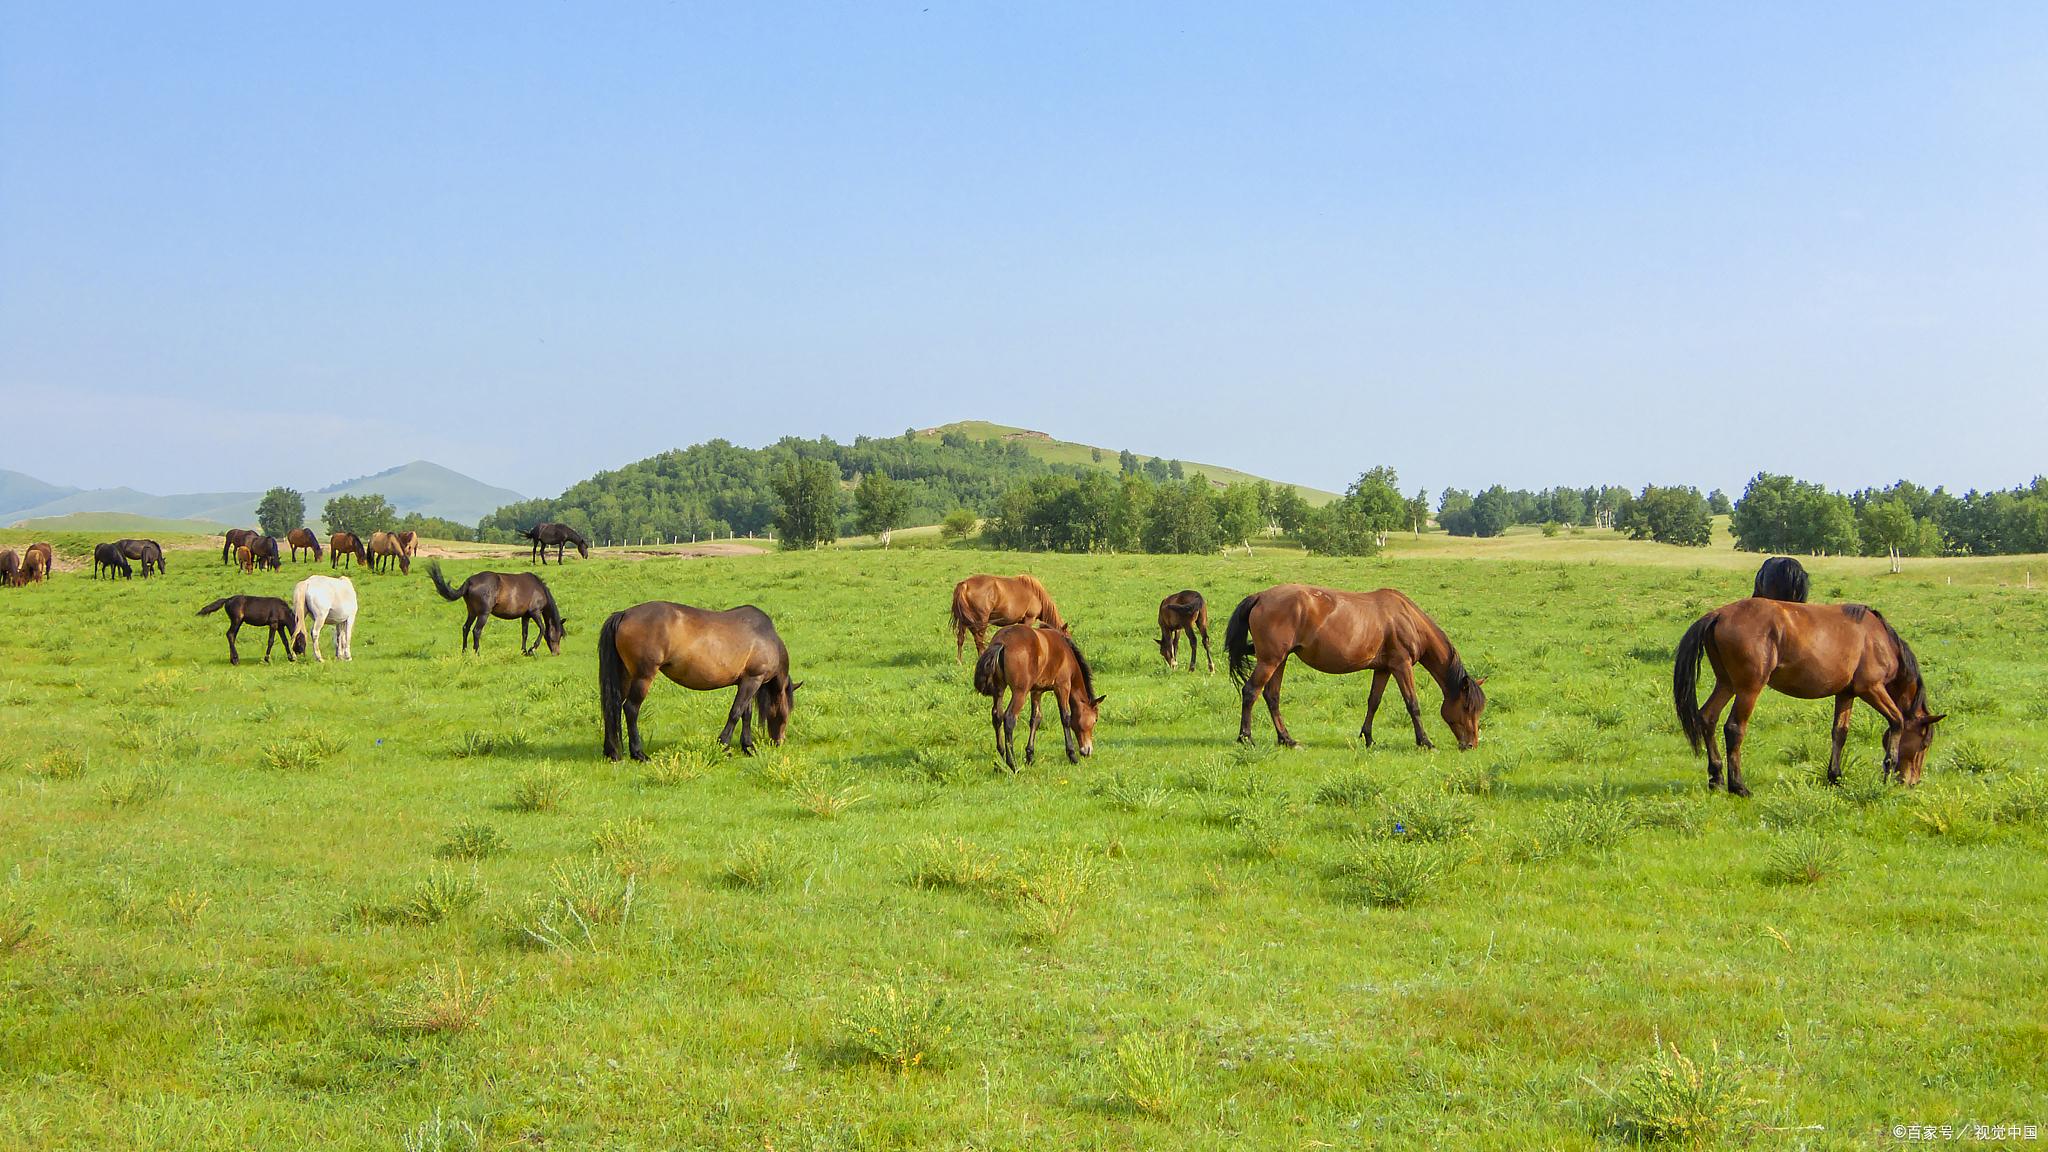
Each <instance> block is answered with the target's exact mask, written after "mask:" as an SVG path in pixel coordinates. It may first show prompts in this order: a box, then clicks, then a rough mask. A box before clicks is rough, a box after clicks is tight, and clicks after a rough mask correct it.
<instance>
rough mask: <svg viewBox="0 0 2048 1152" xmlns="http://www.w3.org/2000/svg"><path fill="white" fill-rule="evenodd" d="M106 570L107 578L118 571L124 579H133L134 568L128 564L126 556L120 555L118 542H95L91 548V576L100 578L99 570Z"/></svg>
mask: <svg viewBox="0 0 2048 1152" xmlns="http://www.w3.org/2000/svg"><path fill="white" fill-rule="evenodd" d="M102 569H105V570H106V573H107V579H109V580H112V579H113V578H114V573H116V572H119V573H120V574H121V576H122V577H123V578H124V579H128V580H133V579H134V578H135V570H134V569H133V568H130V567H129V566H128V558H127V557H126V556H123V555H121V546H120V545H119V544H95V545H93V549H92V578H93V579H95V580H97V579H99V578H100V571H101V570H102Z"/></svg>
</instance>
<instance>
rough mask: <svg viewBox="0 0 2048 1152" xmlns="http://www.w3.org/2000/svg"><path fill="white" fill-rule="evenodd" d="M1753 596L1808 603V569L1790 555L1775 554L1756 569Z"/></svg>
mask: <svg viewBox="0 0 2048 1152" xmlns="http://www.w3.org/2000/svg"><path fill="white" fill-rule="evenodd" d="M1750 595H1752V596H1757V597H1761V598H1762V599H1765V600H1789V601H1791V602H1792V603H1794V604H1804V603H1806V569H1804V568H1802V567H1800V566H1799V561H1797V560H1794V559H1793V558H1791V557H1790V556H1773V557H1771V558H1770V559H1769V560H1766V561H1764V565H1763V567H1761V568H1758V569H1757V570H1756V591H1754V592H1752V593H1750Z"/></svg>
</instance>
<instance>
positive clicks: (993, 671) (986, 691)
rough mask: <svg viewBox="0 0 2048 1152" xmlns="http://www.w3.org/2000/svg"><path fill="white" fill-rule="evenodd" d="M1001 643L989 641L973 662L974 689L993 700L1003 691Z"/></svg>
mask: <svg viewBox="0 0 2048 1152" xmlns="http://www.w3.org/2000/svg"><path fill="white" fill-rule="evenodd" d="M1003 685H1004V676H1003V643H1002V641H1000V640H998V641H995V642H994V643H991V644H990V645H989V646H988V647H987V648H986V649H984V650H983V651H982V653H981V658H980V659H978V660H976V661H975V662H974V690H975V691H976V692H979V693H981V694H982V695H983V696H986V697H988V698H989V699H991V700H993V699H995V698H996V697H997V696H998V695H1000V694H1001V693H1002V691H1003Z"/></svg>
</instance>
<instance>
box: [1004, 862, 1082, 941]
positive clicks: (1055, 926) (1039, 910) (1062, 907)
mask: <svg viewBox="0 0 2048 1152" xmlns="http://www.w3.org/2000/svg"><path fill="white" fill-rule="evenodd" d="M1101 875H1102V866H1101V865H1100V864H1099V863H1097V859H1096V857H1095V856H1093V855H1091V854H1089V853H1086V852H1073V853H1066V854H1061V855H1056V856H1051V857H1047V858H1045V859H1043V860H1040V861H1038V862H1037V864H1035V865H1033V866H1032V867H1030V868H1029V869H1028V870H1026V871H1025V872H1024V874H1023V875H1021V876H1020V877H1018V879H1017V882H1016V883H1017V887H1016V895H1017V906H1018V908H1019V909H1020V913H1021V916H1022V918H1023V921H1024V927H1023V931H1024V935H1025V937H1026V938H1027V939H1031V940H1035V941H1037V942H1039V943H1042V944H1050V943H1053V942H1054V941H1057V940H1059V939H1061V938H1062V937H1064V936H1066V934H1067V933H1068V932H1069V931H1070V930H1071V929H1072V928H1073V926H1074V922H1075V921H1076V920H1077V919H1079V918H1080V915H1081V906H1082V904H1083V902H1084V901H1085V900H1086V899H1087V896H1088V893H1089V891H1090V890H1091V889H1093V888H1094V887H1095V884H1096V881H1097V880H1098V879H1100V878H1101Z"/></svg>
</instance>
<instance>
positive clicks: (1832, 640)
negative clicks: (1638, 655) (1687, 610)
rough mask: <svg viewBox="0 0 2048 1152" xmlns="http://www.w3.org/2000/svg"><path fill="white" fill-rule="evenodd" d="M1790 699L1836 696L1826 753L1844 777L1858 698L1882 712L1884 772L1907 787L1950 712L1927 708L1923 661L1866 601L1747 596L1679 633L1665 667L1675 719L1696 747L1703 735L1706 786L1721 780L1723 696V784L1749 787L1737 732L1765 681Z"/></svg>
mask: <svg viewBox="0 0 2048 1152" xmlns="http://www.w3.org/2000/svg"><path fill="white" fill-rule="evenodd" d="M1702 658H1704V659H1706V660H1708V661H1711V662H1712V663H1713V666H1714V690H1713V692H1711V693H1710V694H1708V696H1707V702H1706V704H1705V705H1704V706H1703V705H1701V704H1700V703H1699V674H1700V660H1701V659H1702ZM1767 687H1768V688H1775V689H1777V690H1778V691H1780V692H1782V693H1784V694H1785V695H1787V696H1790V697H1792V698H1794V699H1796V700H1819V699H1821V698H1822V697H1829V696H1831V697H1833V698H1834V701H1835V726H1834V746H1833V748H1832V749H1831V750H1830V751H1829V754H1828V783H1830V784H1834V783H1837V782H1839V781H1840V780H1841V778H1842V745H1843V743H1844V742H1846V741H1847V740H1848V738H1849V720H1850V717H1851V716H1852V715H1854V713H1855V711H1856V701H1858V700H1861V701H1863V702H1864V703H1865V704H1868V705H1870V706H1871V707H1872V708H1874V709H1876V710H1877V713H1878V715H1880V716H1883V717H1884V719H1885V725H1886V727H1885V733H1884V736H1883V737H1882V738H1881V739H1880V741H1879V742H1880V744H1881V746H1882V747H1883V749H1884V776H1885V778H1886V779H1890V778H1891V777H1892V775H1893V774H1895V773H1896V774H1897V775H1898V777H1899V780H1900V782H1901V783H1904V784H1906V785H1908V786H1909V787H1910V786H1911V785H1914V784H1918V783H1919V782H1920V772H1921V769H1922V768H1923V767H1924V766H1925V764H1926V761H1927V749H1928V747H1929V746H1930V745H1931V744H1932V743H1933V742H1934V726H1935V725H1936V724H1939V723H1941V722H1942V721H1943V720H1944V719H1947V715H1946V714H1945V713H1944V714H1942V715H1930V714H1929V713H1928V708H1927V684H1926V681H1925V680H1923V679H1922V678H1921V675H1920V661H1919V659H1918V658H1916V657H1915V656H1914V655H1913V650H1912V649H1911V648H1909V647H1907V645H1906V642H1905V641H1904V640H1902V639H1900V638H1899V634H1898V632H1897V631H1896V630H1894V629H1893V628H1892V626H1891V624H1890V623H1888V622H1887V621H1886V620H1885V618H1884V617H1883V616H1882V615H1881V614H1879V613H1878V611H1877V610H1876V609H1874V608H1870V607H1867V606H1865V605H1862V604H1796V603H1786V602H1783V601H1778V600H1769V599H1759V598H1756V597H1751V598H1749V599H1746V600H1737V601H1735V602H1734V603H1732V604H1728V605H1725V606H1723V607H1720V608H1716V609H1714V610H1713V611H1712V612H1709V613H1707V614H1706V615H1704V616H1702V617H1700V618H1699V619H1698V620H1695V621H1693V624H1692V627H1690V628H1688V629H1686V630H1685V635H1684V636H1683V637H1682V638H1680V640H1679V641H1678V655H1677V657H1676V659H1675V660H1674V661H1673V662H1672V668H1671V701H1672V703H1673V704H1674V705H1676V706H1677V708H1678V726H1679V728H1680V729H1682V730H1683V731H1684V732H1685V738H1686V740H1687V742H1689V743H1690V744H1691V745H1692V750H1693V751H1695V752H1698V751H1699V750H1700V749H1701V746H1702V745H1704V746H1705V748H1706V753H1707V788H1708V790H1709V791H1712V790H1713V789H1715V788H1717V787H1719V786H1720V784H1721V759H1720V757H1719V756H1718V755H1717V749H1715V747H1714V720H1715V718H1716V717H1718V716H1720V714H1721V709H1722V708H1723V707H1725V706H1726V705H1727V704H1728V703H1729V701H1731V700H1732V701H1734V704H1735V706H1734V708H1733V709H1732V710H1731V711H1730V712H1729V713H1728V723H1727V726H1726V727H1724V728H1723V729H1722V738H1723V740H1724V742H1725V743H1726V744H1727V746H1728V793H1729V795H1731V796H1747V795H1749V786H1748V785H1747V784H1745V783H1743V780H1742V740H1743V737H1744V736H1745V735H1746V734H1747V733H1748V731H1749V714H1750V712H1751V711H1752V710H1753V709H1755V707H1756V702H1757V698H1758V697H1759V696H1761V695H1763V691H1764V689H1765V688H1767Z"/></svg>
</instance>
